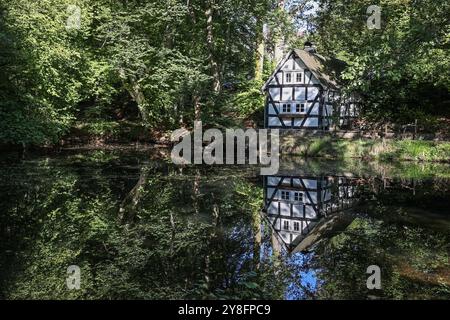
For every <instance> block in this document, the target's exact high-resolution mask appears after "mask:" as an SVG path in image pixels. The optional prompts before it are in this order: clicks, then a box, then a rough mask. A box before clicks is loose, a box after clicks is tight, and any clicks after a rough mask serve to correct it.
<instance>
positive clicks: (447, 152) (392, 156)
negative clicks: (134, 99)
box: [0, 132, 450, 163]
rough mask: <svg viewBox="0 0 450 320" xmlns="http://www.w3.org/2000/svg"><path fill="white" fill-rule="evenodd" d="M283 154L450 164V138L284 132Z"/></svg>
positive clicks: (81, 144)
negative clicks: (424, 138) (367, 136)
mask: <svg viewBox="0 0 450 320" xmlns="http://www.w3.org/2000/svg"><path fill="white" fill-rule="evenodd" d="M172 146H173V144H172V143H171V142H170V140H169V139H168V138H167V137H165V136H164V135H161V137H160V139H152V141H149V140H145V141H139V140H137V141H114V140H112V141H107V140H103V139H99V138H98V137H91V139H88V140H86V139H83V140H81V141H80V140H77V139H66V140H62V141H60V143H58V144H54V145H51V144H49V145H41V146H27V147H26V148H24V147H23V146H21V145H12V144H9V145H7V144H3V145H0V150H1V151H3V152H19V153H27V152H37V153H41V152H44V153H53V152H61V151H64V150H71V151H76V150H80V151H82V150H110V151H114V150H124V151H125V150H130V151H146V150H151V149H167V150H168V149H170V148H171V147H172ZM280 154H281V155H283V156H284V155H291V156H296V157H301V158H304V159H314V160H345V159H360V160H363V161H379V162H382V163H383V162H392V161H394V162H398V161H402V162H403V161H404V162H414V163H450V141H430V140H410V139H406V140H398V139H380V138H375V139H371V138H354V139H349V138H345V137H339V136H336V135H319V136H317V135H304V134H294V133H284V132H282V133H281V135H280Z"/></svg>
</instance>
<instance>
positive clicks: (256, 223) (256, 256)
mask: <svg viewBox="0 0 450 320" xmlns="http://www.w3.org/2000/svg"><path fill="white" fill-rule="evenodd" d="M252 218H253V219H252V224H253V226H252V227H253V235H254V238H253V263H254V267H255V269H256V270H259V267H260V264H261V257H260V256H261V238H262V237H261V214H260V212H259V211H255V212H253V217H252Z"/></svg>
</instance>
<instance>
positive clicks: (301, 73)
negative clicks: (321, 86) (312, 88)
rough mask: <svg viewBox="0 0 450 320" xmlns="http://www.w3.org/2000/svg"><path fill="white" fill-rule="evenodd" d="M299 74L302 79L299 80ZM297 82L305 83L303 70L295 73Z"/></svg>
mask: <svg viewBox="0 0 450 320" xmlns="http://www.w3.org/2000/svg"><path fill="white" fill-rule="evenodd" d="M299 76H300V81H299V80H298V77H299ZM295 83H303V72H296V73H295Z"/></svg>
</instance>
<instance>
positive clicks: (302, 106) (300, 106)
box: [295, 102, 306, 114]
mask: <svg viewBox="0 0 450 320" xmlns="http://www.w3.org/2000/svg"><path fill="white" fill-rule="evenodd" d="M297 107H298V108H297ZM295 112H296V113H300V114H302V113H306V102H298V103H296V104H295Z"/></svg>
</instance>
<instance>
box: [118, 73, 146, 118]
mask: <svg viewBox="0 0 450 320" xmlns="http://www.w3.org/2000/svg"><path fill="white" fill-rule="evenodd" d="M119 78H120V79H122V84H123V86H124V88H125V89H126V90H127V91H128V93H129V94H130V96H131V98H133V100H134V101H135V102H136V104H137V106H138V109H139V113H140V115H141V118H142V122H143V123H144V125H145V126H147V125H148V124H149V118H148V111H147V108H148V102H147V99H146V98H145V95H144V92H142V89H141V86H140V85H139V82H138V81H136V80H135V79H133V78H132V77H128V76H127V75H126V74H125V70H123V69H122V68H120V69H119Z"/></svg>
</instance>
